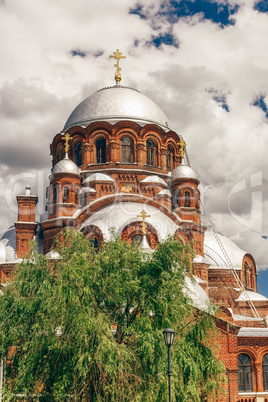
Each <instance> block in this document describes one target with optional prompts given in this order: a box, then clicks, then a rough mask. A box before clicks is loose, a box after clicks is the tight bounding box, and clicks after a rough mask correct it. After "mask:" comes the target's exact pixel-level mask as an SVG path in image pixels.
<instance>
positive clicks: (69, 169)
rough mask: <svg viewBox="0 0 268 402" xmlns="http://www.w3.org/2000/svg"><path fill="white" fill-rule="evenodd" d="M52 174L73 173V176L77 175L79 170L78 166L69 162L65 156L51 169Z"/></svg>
mask: <svg viewBox="0 0 268 402" xmlns="http://www.w3.org/2000/svg"><path fill="white" fill-rule="evenodd" d="M52 173H53V174H56V173H73V174H79V173H80V172H79V168H78V166H77V165H76V164H75V163H74V162H73V161H71V160H70V159H69V158H68V156H65V158H64V159H62V160H61V161H59V162H58V163H57V164H56V165H55V166H54V168H53V170H52Z"/></svg>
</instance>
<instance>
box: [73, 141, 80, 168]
mask: <svg viewBox="0 0 268 402" xmlns="http://www.w3.org/2000/svg"><path fill="white" fill-rule="evenodd" d="M74 161H75V163H76V164H77V166H79V167H80V166H82V144H81V142H80V141H78V142H76V144H75V146H74Z"/></svg>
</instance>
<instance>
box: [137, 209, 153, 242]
mask: <svg viewBox="0 0 268 402" xmlns="http://www.w3.org/2000/svg"><path fill="white" fill-rule="evenodd" d="M137 218H142V234H143V236H146V223H145V218H151V215H147V213H146V212H145V211H144V209H143V210H142V211H141V213H140V215H137Z"/></svg>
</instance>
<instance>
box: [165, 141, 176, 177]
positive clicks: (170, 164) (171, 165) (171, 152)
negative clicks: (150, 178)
mask: <svg viewBox="0 0 268 402" xmlns="http://www.w3.org/2000/svg"><path fill="white" fill-rule="evenodd" d="M174 156H175V152H174V148H173V147H172V146H171V145H169V146H168V147H167V170H168V171H169V172H171V170H173V169H174Z"/></svg>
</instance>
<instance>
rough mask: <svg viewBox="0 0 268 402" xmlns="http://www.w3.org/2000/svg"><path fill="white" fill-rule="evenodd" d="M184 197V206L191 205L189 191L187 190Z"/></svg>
mask: <svg viewBox="0 0 268 402" xmlns="http://www.w3.org/2000/svg"><path fill="white" fill-rule="evenodd" d="M184 197H185V199H184V206H185V207H190V193H189V191H185V193H184Z"/></svg>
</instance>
